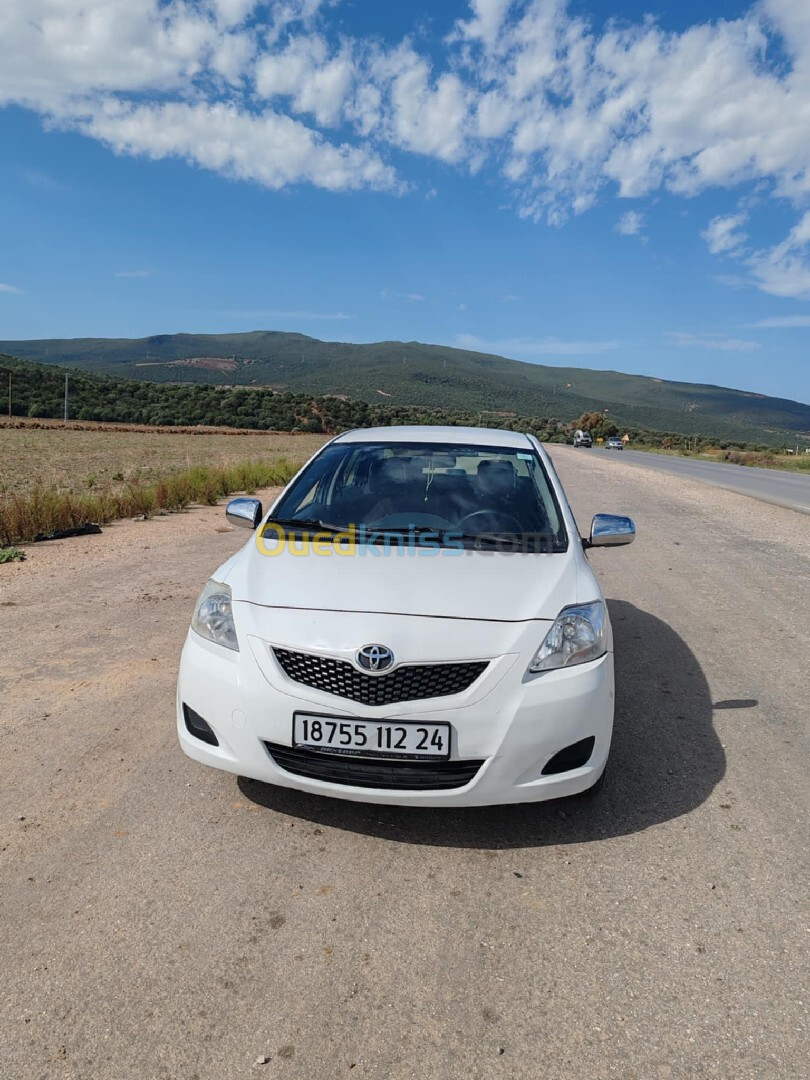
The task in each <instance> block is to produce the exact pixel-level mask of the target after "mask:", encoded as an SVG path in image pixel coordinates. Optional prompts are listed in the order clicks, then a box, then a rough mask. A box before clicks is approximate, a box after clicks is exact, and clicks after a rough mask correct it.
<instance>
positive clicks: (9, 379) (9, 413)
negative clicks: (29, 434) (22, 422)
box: [8, 372, 11, 420]
mask: <svg viewBox="0 0 810 1080" xmlns="http://www.w3.org/2000/svg"><path fill="white" fill-rule="evenodd" d="M8 418H9V420H10V419H11V372H9V373H8Z"/></svg>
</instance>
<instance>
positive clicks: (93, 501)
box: [0, 424, 325, 546]
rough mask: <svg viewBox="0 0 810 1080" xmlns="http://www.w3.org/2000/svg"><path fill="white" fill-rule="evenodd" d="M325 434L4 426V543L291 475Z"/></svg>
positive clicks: (0, 442)
mask: <svg viewBox="0 0 810 1080" xmlns="http://www.w3.org/2000/svg"><path fill="white" fill-rule="evenodd" d="M324 440H325V436H323V435H292V434H284V433H274V432H256V431H244V432H233V431H222V430H211V429H208V430H195V429H187V430H186V431H182V432H180V431H177V430H176V429H172V428H164V429H161V428H143V429H137V428H132V427H124V426H121V427H118V428H115V427H110V426H109V425H98V426H90V427H89V426H88V425H81V426H78V425H76V426H73V427H71V426H68V427H67V428H65V427H63V426H61V425H58V424H42V425H41V426H38V427H29V426H24V427H21V426H17V425H0V546H2V545H10V544H16V543H22V542H25V541H28V540H33V539H34V537H35V536H37V535H39V534H41V533H49V532H53V531H54V530H57V529H69V528H74V527H76V526H80V525H85V524H87V523H88V522H98V523H99V524H104V523H105V522H109V521H114V520H116V519H118V518H125V517H137V516H139V515H145V516H147V517H148V516H149V515H150V514H154V513H165V512H170V511H174V510H181V509H183V508H184V507H186V506H189V505H190V504H191V503H209V504H213V503H215V502H217V500H218V499H220V498H222V497H223V496H225V495H230V494H231V493H233V492H236V491H246V492H253V491H255V490H256V489H257V488H260V487H269V486H272V485H277V484H284V483H286V482H287V481H288V480H289V479H290V477H291V476H292V475H293V474H294V473H295V472H296V471H297V470H298V468H299V467H300V465H302V464H303V462H304V461H306V459H307V458H308V457H310V456H311V454H313V453H314V452H315V450H317V449H318V447H319V446H321V445H322V444H323V442H324Z"/></svg>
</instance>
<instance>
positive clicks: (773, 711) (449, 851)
mask: <svg viewBox="0 0 810 1080" xmlns="http://www.w3.org/2000/svg"><path fill="white" fill-rule="evenodd" d="M553 453H554V458H555V462H556V463H557V466H558V469H559V471H560V473H561V475H562V477H563V480H564V482H565V484H566V487H567V489H568V491H569V495H570V497H571V499H572V502H573V504H574V508H575V511H576V513H577V516H578V518H579V522H580V526H581V527H582V528H583V529H584V528H585V527H586V525H587V522H588V520H589V519H590V515H591V514H592V513H594V512H595V511H597V510H607V511H612V512H617V513H622V512H627V513H630V514H632V515H633V516H634V517H635V518H636V521H637V526H638V530H639V536H638V540H637V542H636V544H635V545H633V546H632V547H629V548H624V549H618V550H614V551H596V552H594V553H593V563H594V566H595V567H596V569H597V572H598V573H599V575H600V577H601V580H602V581H603V585H604V588H605V591H606V595H607V596H608V597H609V598H610V606H611V612H612V618H613V622H614V630H615V637H616V648H617V678H618V711H617V729H616V739H615V744H614V754H613V758H612V763H611V771H610V775H609V777H608V780H607V783H606V785H605V788H604V790H603V792H602V795H601V797H600V798H599V799H598V800H596V801H595V802H593V803H591V804H574V805H571V804H547V805H545V806H534V807H515V808H508V809H500V808H496V809H486V810H474V811H465V812H461V811H444V812H439V811H427V810H413V811H406V810H402V809H397V808H390V807H375V806H362V805H357V804H347V803H346V804H345V803H341V802H339V801H332V800H326V799H317V798H313V797H308V796H303V795H300V794H297V793H294V792H284V791H281V790H273V789H271V788H268V787H264V786H263V785H260V784H254V783H249V782H245V781H237V780H235V779H234V778H233V777H230V776H228V775H226V774H222V773H217V772H214V771H211V770H207V769H204V768H203V767H201V766H198V765H196V764H194V763H193V762H191V761H188V760H187V759H186V758H185V757H184V756H183V755H182V753H181V752H180V750H179V748H178V747H177V745H176V741H175V736H174V731H173V724H174V715H173V698H174V680H175V675H176V668H177V658H178V654H179V650H180V647H181V644H182V639H183V636H184V633H185V629H186V626H187V623H188V618H189V615H190V611H191V607H192V605H193V601H194V597H195V596H196V594H197V592H198V591H199V589H200V587H201V585H202V584H203V582H204V581H205V579H206V577H207V576H208V574H209V573H210V572H211V571H212V570H213V569H214V567H215V566H216V565H217V564H218V563H219V562H220V561H222V560H223V559H224V558H225V557H226V556H227V555H228V554H230V553H231V552H232V551H233V550H235V548H236V547H237V546H238V545H239V544H240V543H241V542H242V541H243V539H244V534H242V533H236V532H234V531H231V530H230V529H228V527H227V526H226V524H225V521H224V517H223V515H222V510H221V508H219V509H217V508H205V509H200V510H195V511H191V512H189V513H186V514H180V515H176V516H171V517H165V518H158V519H156V520H154V521H149V522H140V523H139V522H122V523H119V524H117V525H114V526H111V527H110V528H109V529H107V530H105V532H104V534H103V535H102V536H98V537H87V538H84V539H78V540H71V541H64V542H55V543H52V544H48V545H42V546H35V547H29V548H28V551H29V559H28V561H27V562H25V563H23V564H9V565H6V566H2V567H0V626H2V631H3V633H2V653H0V705H1V708H0V734H2V738H3V743H2V747H3V753H2V759H0V760H1V761H2V764H0V770H2V776H1V777H0V971H2V981H0V1009H1V1010H2V1011H0V1045H2V1047H3V1050H2V1054H0V1077H2V1078H6V1077H7V1078H9V1080H20V1078H25V1080H27V1078H29V1077H32V1078H34V1077H36V1078H39V1077H41V1078H57V1077H58V1078H81V1080H85V1078H92V1080H96V1078H104V1080H106V1078H109V1080H124V1078H129V1077H133V1078H135V1077H137V1078H139V1080H146V1078H148V1080H151V1078H160V1077H168V1078H175V1077H177V1078H188V1080H192V1078H197V1080H231V1078H234V1080H236V1078H239V1077H253V1076H268V1077H273V1078H278V1077H285V1078H291V1080H292V1078H295V1080H313V1078H318V1080H320V1078H324V1080H327V1078H328V1080H332V1078H333V1077H336V1076H342V1075H345V1076H347V1077H348V1076H351V1077H373V1078H376V1080H405V1078H410V1077H413V1078H418V1080H434V1078H435V1080H448V1078H456V1077H458V1078H464V1080H472V1078H481V1080H484V1078H486V1080H490V1078H491V1077H499V1076H503V1077H508V1078H510V1080H512V1078H524V1077H525V1078H527V1080H536V1078H539V1077H542V1078H543V1080H558V1078H559V1080H570V1078H571V1077H574V1076H580V1075H582V1076H588V1077H592V1078H602V1077H604V1078H609V1077H610V1078H612V1077H620V1078H623V1080H625V1078H635V1080H650V1078H658V1077H674V1078H684V1080H686V1078H689V1080H692V1078H695V1077H718V1078H728V1080H732V1078H733V1080H747V1078H751V1080H754V1078H756V1080H760V1078H762V1077H768V1078H783V1077H784V1078H794V1077H795V1078H799V1077H804V1076H806V1075H807V1071H806V1063H807V1060H808V1049H809V1048H808V1041H807V1002H808V998H807V985H806V975H807V929H808V927H807V918H806V916H807V911H806V907H804V906H803V905H804V903H805V900H806V881H807V869H808V866H807V845H806V825H807V809H808V798H807V773H808V752H807V742H806V730H804V729H805V728H806V723H807V719H808V706H807V692H806V683H807V654H808V623H807V611H808V610H810V604H808V599H810V598H809V597H808V580H809V578H810V576H809V575H808V563H809V562H810V529H808V523H807V518H806V517H805V516H803V515H800V514H797V513H794V512H792V511H789V510H786V509H781V508H778V507H771V506H766V505H764V504H760V503H757V502H755V501H753V500H751V499H748V498H745V497H742V496H738V495H735V494H732V493H729V492H725V491H719V490H715V489H710V488H707V487H705V486H703V485H701V484H699V483H697V482H691V481H688V480H682V479H680V478H677V477H672V476H665V475H662V474H660V473H652V472H646V471H645V470H642V469H639V468H637V467H633V466H630V465H629V464H628V465H622V463H621V462H620V461H618V460H615V459H611V460H600V459H597V458H596V457H595V456H593V455H583V454H580V453H578V452H576V451H573V450H568V449H566V448H555V449H554V450H553ZM259 1062H261V1064H259Z"/></svg>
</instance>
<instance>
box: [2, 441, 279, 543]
mask: <svg viewBox="0 0 810 1080" xmlns="http://www.w3.org/2000/svg"><path fill="white" fill-rule="evenodd" d="M296 471H297V466H296V465H292V464H291V463H290V462H288V461H285V460H284V459H283V458H279V459H278V460H276V461H248V462H242V463H240V464H238V465H231V466H228V467H227V468H212V467H210V466H205V465H197V466H195V467H194V468H193V469H189V470H188V471H187V472H180V473H170V474H168V475H167V476H165V477H161V478H158V479H155V480H153V481H151V482H148V483H140V482H139V483H131V484H128V485H127V486H126V488H124V490H122V491H118V492H115V493H113V492H104V493H101V494H95V495H94V494H84V495H80V494H73V493H70V492H66V491H58V490H57V489H56V488H53V487H43V486H39V485H37V486H34V487H32V488H31V490H30V491H27V492H25V493H24V494H20V493H15V494H12V495H4V496H2V497H0V548H2V547H4V546H5V545H10V544H15V543H21V542H24V541H27V540H34V539H36V537H37V536H39V535H40V534H46V535H47V534H48V533H52V532H55V531H57V530H62V529H73V528H76V527H77V526H81V525H86V524H88V523H89V522H95V523H96V524H99V525H104V524H106V523H107V522H109V521H115V520H117V519H119V518H127V517H137V516H143V517H150V516H151V515H152V514H155V513H171V512H172V511H176V510H183V509H185V507H187V506H190V505H191V503H204V504H208V505H209V506H213V505H215V503H217V502H218V501H219V500H220V499H221V498H223V497H224V496H225V495H230V494H232V493H233V492H236V491H244V492H247V493H248V494H252V493H253V492H255V491H256V489H257V488H264V487H275V486H280V485H282V484H286V483H287V481H288V480H289V479H290V478H291V477H292V476H293V475H294V474H295V472H296Z"/></svg>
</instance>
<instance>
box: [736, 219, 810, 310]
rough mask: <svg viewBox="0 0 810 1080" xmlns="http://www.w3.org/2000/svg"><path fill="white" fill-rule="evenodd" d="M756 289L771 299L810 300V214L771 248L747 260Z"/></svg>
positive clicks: (755, 253)
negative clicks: (770, 296)
mask: <svg viewBox="0 0 810 1080" xmlns="http://www.w3.org/2000/svg"><path fill="white" fill-rule="evenodd" d="M746 262H747V264H748V266H750V268H751V275H752V277H753V279H754V281H755V282H756V284H757V285H758V287H759V288H760V289H761V290H762V291H763V292H766V293H770V294H771V295H772V296H787V297H791V298H793V299H795V300H810V211H807V212H806V213H805V214H804V215H803V216H802V217H801V219H800V220H799V222H798V223H797V224H796V225H794V227H793V228H792V229H791V230H790V232H789V233H788V235H787V237H786V238H785V239H784V240H783V241H782V242H781V244H776V245H775V246H774V247H772V248H768V249H765V250H762V251H756V252H754V254H753V255H751V256H750V257H749V258H748V259H747V260H746Z"/></svg>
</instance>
